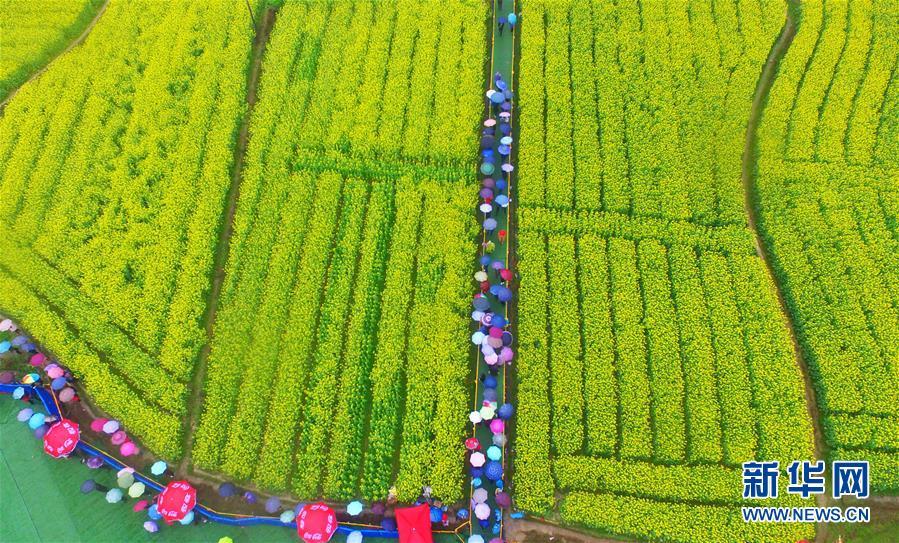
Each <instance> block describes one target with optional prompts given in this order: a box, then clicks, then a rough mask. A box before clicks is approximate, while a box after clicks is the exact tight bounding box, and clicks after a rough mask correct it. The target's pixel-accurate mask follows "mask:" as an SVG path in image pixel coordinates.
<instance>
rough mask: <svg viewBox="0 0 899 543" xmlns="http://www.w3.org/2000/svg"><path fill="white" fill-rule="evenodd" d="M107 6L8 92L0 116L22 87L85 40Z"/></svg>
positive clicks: (100, 9)
mask: <svg viewBox="0 0 899 543" xmlns="http://www.w3.org/2000/svg"><path fill="white" fill-rule="evenodd" d="M107 6H109V0H105V1H104V2H103V5H102V6H100V8H99V9H98V10H97V14H96V15H94V18H93V19H91V21H90V22H89V23H88V24H87V26H86V27H84V30H82V31H81V34H79V35H78V37H77V38H75V39H74V40H72V42H71V43H69V45H67V46H66V48H65V49H63V50H62V51H60V52H58V53H56V54H55V55H53V57H51V58H50V60H49V61H47V62H46V63H45V64H44V65H43V66H41V67H40V68H38V69H37V70H35V72H34V73H33V74H31V75H30V76H28V79H26V80H25V81H23V82H22V84H21V85H19V86H18V87H16V88H14V89H13V90H12V92H10V93H9V94H8V95H7V96H6V98H4V99H3V101H2V102H0V115H2V114H3V110H4V109H5V108H6V104H8V103H9V101H10V100H12V99H13V97H14V96H15V95H16V94H18V92H19V90H20V89H21V88H22V87H24V86H25V85H27V84H28V83H30V82H32V81H33V80H35V79H37V78H38V77H40V76H41V75H43V73H44V72H46V71H47V68H49V67H50V66H51V65H52V64H53V63H54V62H55V61H56V59H58V58H59V57H61V56H63V55H64V54H66V53H68V52H69V51H71V50H72V49H74V48H75V47H78V46H79V45H81V44H82V43H83V42H84V40H86V39H87V35H88V34H90V33H91V30H93V29H94V26H96V24H97V22H99V21H100V17H102V16H103V14H104V13H106V7H107Z"/></svg>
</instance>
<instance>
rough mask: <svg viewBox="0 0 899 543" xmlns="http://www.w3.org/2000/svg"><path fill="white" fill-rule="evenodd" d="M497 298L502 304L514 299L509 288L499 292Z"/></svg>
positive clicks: (503, 288)
mask: <svg viewBox="0 0 899 543" xmlns="http://www.w3.org/2000/svg"><path fill="white" fill-rule="evenodd" d="M496 297H497V298H498V299H499V301H501V302H508V301H509V300H511V299H512V291H511V290H509V289H508V288H507V287H502V289H501V290H500V291H499V293H497V295H496Z"/></svg>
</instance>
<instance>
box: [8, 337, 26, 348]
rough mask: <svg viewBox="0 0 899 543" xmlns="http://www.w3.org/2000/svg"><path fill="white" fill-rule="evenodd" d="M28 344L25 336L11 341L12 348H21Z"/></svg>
mask: <svg viewBox="0 0 899 543" xmlns="http://www.w3.org/2000/svg"><path fill="white" fill-rule="evenodd" d="M26 343H28V338H27V337H25V336H16V337H14V338H13V340H12V346H13V347H21V346H22V345H24V344H26Z"/></svg>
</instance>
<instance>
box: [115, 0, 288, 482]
mask: <svg viewBox="0 0 899 543" xmlns="http://www.w3.org/2000/svg"><path fill="white" fill-rule="evenodd" d="M107 1H108V0H107ZM276 12H277V9H276V8H267V9H266V10H265V12H264V14H263V16H262V18H261V19H260V22H259V26H258V27H257V28H256V32H255V36H254V38H253V46H252V49H251V53H250V55H251V56H250V69H249V71H248V73H247V110H246V112H245V113H244V116H243V119H241V122H240V130H239V132H238V135H237V145H236V146H235V148H234V164H233V170H232V174H231V186H230V187H229V188H228V197H227V206H226V208H225V215H224V221H223V222H222V225H221V226H220V231H219V237H218V241H217V242H216V247H215V261H214V262H215V263H214V266H213V271H212V288H211V289H210V291H209V295H208V297H207V304H206V312H205V314H204V316H203V326H204V329H205V331H206V341H205V343H204V344H203V347H202V349H201V350H200V355H199V357H198V358H197V363H196V366H195V369H194V376H193V379H191V386H190V398H189V400H188V402H187V417H185V420H184V446H183V448H182V451H183V456H182V458H181V462H180V463H179V464H178V466H177V471H176V473H177V474H178V475H179V476H184V475H186V473H187V468H188V466H189V465H190V459H191V453H192V452H193V446H194V433H195V432H196V427H197V422H198V421H199V419H200V408H201V404H202V401H203V384H204V382H205V380H206V366H207V361H208V359H209V353H210V350H211V349H210V347H211V344H212V334H213V325H214V324H215V317H216V314H217V312H218V304H219V298H220V297H221V296H220V295H221V292H222V284H223V283H224V279H225V263H226V262H227V260H228V253H229V244H230V241H231V235H232V233H233V231H234V215H235V213H236V211H237V200H238V196H239V194H240V182H241V180H242V179H243V166H244V159H245V156H246V151H247V142H248V140H249V128H250V119H251V117H252V116H253V107H254V106H255V105H256V101H257V98H258V96H257V89H258V85H259V77H260V74H261V72H262V58H263V56H264V55H265V49H266V46H267V45H268V41H269V37H270V36H271V31H272V28H274V25H275V16H276Z"/></svg>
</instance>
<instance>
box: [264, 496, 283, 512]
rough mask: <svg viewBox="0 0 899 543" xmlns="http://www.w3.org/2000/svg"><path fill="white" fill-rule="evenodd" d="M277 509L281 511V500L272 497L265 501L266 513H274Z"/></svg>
mask: <svg viewBox="0 0 899 543" xmlns="http://www.w3.org/2000/svg"><path fill="white" fill-rule="evenodd" d="M279 509H281V500H279V499H278V498H276V497H275V496H272V497H271V498H269V499H267V500H265V511H266V513H275V512H277V511H278V510H279Z"/></svg>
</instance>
